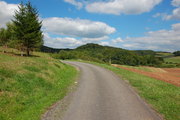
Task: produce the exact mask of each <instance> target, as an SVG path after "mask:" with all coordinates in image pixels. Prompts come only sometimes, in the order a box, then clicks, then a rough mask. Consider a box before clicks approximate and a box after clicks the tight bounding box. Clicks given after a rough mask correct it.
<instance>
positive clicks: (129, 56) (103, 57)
mask: <svg viewBox="0 0 180 120" xmlns="http://www.w3.org/2000/svg"><path fill="white" fill-rule="evenodd" d="M52 56H53V57H54V58H58V59H83V60H88V61H95V62H100V63H113V64H125V65H133V66H134V65H159V64H161V63H162V62H163V59H161V58H156V57H155V56H154V55H138V54H136V53H135V52H133V51H129V50H124V49H121V48H114V47H109V46H101V45H98V44H86V45H83V46H80V47H78V48H76V49H74V50H70V51H60V52H59V53H58V54H57V53H56V54H52Z"/></svg>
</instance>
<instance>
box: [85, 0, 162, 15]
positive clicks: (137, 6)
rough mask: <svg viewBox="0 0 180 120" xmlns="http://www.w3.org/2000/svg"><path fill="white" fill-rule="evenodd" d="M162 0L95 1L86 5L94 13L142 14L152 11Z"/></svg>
mask: <svg viewBox="0 0 180 120" xmlns="http://www.w3.org/2000/svg"><path fill="white" fill-rule="evenodd" d="M161 1H162V0H109V1H105V2H102V1H100V2H93V3H89V4H87V6H86V10H87V11H88V12H92V13H104V14H114V15H120V14H122V13H123V14H141V13H144V12H149V11H151V10H152V9H153V8H154V6H156V5H158V4H159V3H160V2H161Z"/></svg>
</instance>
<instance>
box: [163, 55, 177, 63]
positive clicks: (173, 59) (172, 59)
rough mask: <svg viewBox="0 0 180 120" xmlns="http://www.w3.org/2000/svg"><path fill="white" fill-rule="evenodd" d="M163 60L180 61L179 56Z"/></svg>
mask: <svg viewBox="0 0 180 120" xmlns="http://www.w3.org/2000/svg"><path fill="white" fill-rule="evenodd" d="M164 61H165V62H172V63H180V56H177V57H170V58H165V59H164Z"/></svg>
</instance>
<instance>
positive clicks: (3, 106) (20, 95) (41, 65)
mask: <svg viewBox="0 0 180 120" xmlns="http://www.w3.org/2000/svg"><path fill="white" fill-rule="evenodd" d="M10 51H13V53H11V52H10ZM15 51H16V50H10V49H9V53H2V52H0V120H39V119H40V117H41V115H42V114H43V113H44V112H45V111H46V110H47V109H48V108H49V107H50V106H51V105H52V104H54V103H55V102H57V101H58V100H60V99H62V98H63V97H64V96H65V95H66V93H67V92H68V90H69V89H68V88H69V87H70V86H71V85H73V84H74V80H75V79H76V76H77V70H76V69H75V68H74V67H72V66H69V65H66V64H64V63H61V62H60V61H59V60H55V59H53V58H51V57H50V56H49V55H48V54H45V53H39V52H35V53H33V55H34V56H31V57H21V56H19V54H17V55H15V54H14V52H15ZM15 53H18V52H15Z"/></svg>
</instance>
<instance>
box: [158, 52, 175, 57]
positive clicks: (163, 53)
mask: <svg viewBox="0 0 180 120" xmlns="http://www.w3.org/2000/svg"><path fill="white" fill-rule="evenodd" d="M156 56H157V57H167V56H174V54H173V53H166V52H157V53H156Z"/></svg>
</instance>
